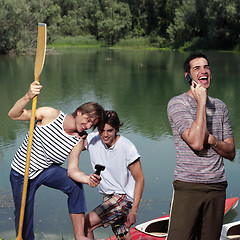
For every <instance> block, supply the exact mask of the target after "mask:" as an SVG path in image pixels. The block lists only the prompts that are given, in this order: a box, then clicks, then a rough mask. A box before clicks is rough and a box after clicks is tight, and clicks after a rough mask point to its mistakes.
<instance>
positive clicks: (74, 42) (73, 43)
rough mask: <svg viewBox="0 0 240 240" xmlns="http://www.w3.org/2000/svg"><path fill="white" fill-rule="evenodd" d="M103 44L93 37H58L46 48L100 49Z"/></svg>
mask: <svg viewBox="0 0 240 240" xmlns="http://www.w3.org/2000/svg"><path fill="white" fill-rule="evenodd" d="M102 46H104V43H103V42H100V41H97V40H96V39H95V38H94V37H93V36H90V35H89V36H76V37H71V36H68V37H59V38H58V39H56V40H55V41H54V42H53V43H52V44H48V47H54V48H67V47H102Z"/></svg>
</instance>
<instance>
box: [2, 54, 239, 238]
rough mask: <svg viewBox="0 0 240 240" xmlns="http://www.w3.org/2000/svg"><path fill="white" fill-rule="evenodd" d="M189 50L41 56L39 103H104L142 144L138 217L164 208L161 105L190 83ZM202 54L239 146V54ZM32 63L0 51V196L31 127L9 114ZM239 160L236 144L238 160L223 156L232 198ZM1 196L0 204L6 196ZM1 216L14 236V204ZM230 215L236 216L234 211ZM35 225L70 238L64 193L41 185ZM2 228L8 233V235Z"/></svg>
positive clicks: (166, 183)
mask: <svg viewBox="0 0 240 240" xmlns="http://www.w3.org/2000/svg"><path fill="white" fill-rule="evenodd" d="M187 55H188V53H175V52H161V51H143V50H126V51H125V50H106V49H67V50H62V51H61V54H58V55H49V56H46V61H45V66H44V69H43V73H42V75H41V78H40V81H41V84H42V85H43V89H42V92H41V95H40V96H39V97H38V107H40V106H46V105H47V106H52V107H55V108H58V109H61V110H63V111H64V112H66V113H71V112H72V111H74V110H75V108H76V107H77V106H79V105H80V104H82V103H83V102H87V101H98V102H99V103H101V104H102V105H103V106H104V108H106V109H114V110H116V111H117V112H118V114H119V116H120V119H121V121H122V122H124V126H123V128H122V130H121V132H122V134H123V135H125V136H126V137H127V138H129V139H130V140H132V141H133V142H134V143H135V145H136V146H137V148H138V149H139V152H140V154H141V158H142V165H143V170H144V175H145V180H146V187H145V190H144V195H143V202H142V203H141V206H140V209H139V214H138V223H140V222H143V221H146V220H149V219H152V218H156V217H159V216H160V215H162V214H164V213H166V212H168V209H169V200H170V198H171V193H172V189H171V182H172V180H173V171H174V167H175V148H174V143H173V138H172V132H171V128H170V125H169V123H168V119H167V113H166V107H167V103H168V101H169V99H170V98H172V97H173V96H175V95H177V94H180V93H182V92H185V91H187V89H188V84H187V82H186V81H185V80H184V75H183V70H182V65H183V61H184V59H185V58H186V56H187ZM207 55H208V57H209V60H210V64H211V69H212V74H213V80H212V84H211V89H210V91H209V94H210V95H211V96H214V97H218V98H220V99H222V100H223V101H224V102H225V103H226V104H227V106H228V108H229V112H230V119H231V122H232V126H233V131H234V135H235V140H236V145H237V148H239V131H238V125H239V124H240V116H239V114H240V113H239V110H238V108H239V106H238V102H239V100H240V99H239V98H240V96H239V94H238V92H239V89H240V86H239V85H240V81H239V71H240V70H239V66H240V59H239V55H238V54H232V53H213V52H210V53H207ZM33 69H34V56H25V57H0V72H1V75H0V83H1V88H0V99H1V101H0V105H1V115H0V120H1V125H0V189H1V190H0V196H1V197H2V196H4V195H7V196H11V190H10V185H9V171H10V163H11V160H12V157H13V155H14V153H15V151H16V149H17V147H18V146H19V144H20V143H21V141H22V139H23V138H24V135H25V133H26V131H27V130H28V127H29V124H28V123H22V122H16V121H12V120H10V119H9V118H8V117H7V113H8V111H9V109H10V108H11V107H12V105H13V104H14V103H15V101H16V100H17V99H18V98H20V97H21V96H22V95H23V94H24V93H25V92H26V91H27V89H28V86H29V84H30V82H32V81H33ZM29 108H30V107H29ZM239 163H240V161H239V150H238V149H237V156H236V159H235V161H234V162H230V161H225V165H226V172H227V176H228V181H229V187H228V191H227V194H228V196H229V197H230V196H240V189H239V187H238V185H239V184H240V180H239V170H240V164H239ZM80 164H81V169H82V170H83V171H85V172H87V173H91V171H92V170H91V166H90V164H89V159H88V154H87V153H84V154H83V155H82V156H81V159H80ZM65 166H66V164H65ZM85 191H86V198H87V202H88V209H89V210H91V209H92V208H93V207H95V206H96V205H97V204H98V203H99V202H100V201H101V197H100V196H99V194H98V193H97V190H95V189H94V190H93V189H89V188H88V187H87V186H86V187H85ZM0 201H1V205H2V202H3V198H0ZM7 201H8V200H7ZM9 202H10V200H9ZM0 216H1V217H0V229H1V230H0V237H2V236H12V238H14V235H12V234H13V233H14V231H13V228H14V224H13V212H12V209H8V208H6V207H3V208H1V209H0ZM2 216H3V217H2ZM235 219H240V218H239V216H236V217H235ZM35 225H36V227H35V228H36V229H37V228H38V229H39V231H38V234H39V238H38V239H41V238H42V239H44V235H48V234H49V235H48V239H57V238H55V237H53V236H52V235H51V237H50V234H55V235H56V234H57V235H58V237H59V236H61V234H65V235H64V236H67V237H66V239H71V238H69V236H71V234H72V226H71V222H70V219H69V217H68V213H67V207H66V198H65V196H63V194H61V193H58V192H57V191H54V190H50V191H49V189H48V188H46V187H41V188H40V189H39V190H38V192H37V195H36V206H35ZM3 231H5V232H6V231H7V233H6V234H7V235H6V234H5V233H3ZM66 234H68V235H66ZM104 234H105V235H104ZM109 234H111V231H109ZM108 236H109V235H107V236H106V232H101V233H100V232H99V236H98V237H99V238H104V237H105V238H106V237H108ZM5 238H6V239H8V238H7V237H5ZM45 239H46V238H45ZM58 239H59V238H58Z"/></svg>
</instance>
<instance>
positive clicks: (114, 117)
mask: <svg viewBox="0 0 240 240" xmlns="http://www.w3.org/2000/svg"><path fill="white" fill-rule="evenodd" d="M105 124H109V125H110V126H111V127H113V128H114V129H115V130H116V131H117V132H118V131H119V128H120V127H121V126H123V123H121V122H120V120H119V117H118V114H117V113H116V112H115V111H114V110H106V111H105V120H104V124H102V125H99V126H98V130H99V131H102V130H103V128H104V125H105Z"/></svg>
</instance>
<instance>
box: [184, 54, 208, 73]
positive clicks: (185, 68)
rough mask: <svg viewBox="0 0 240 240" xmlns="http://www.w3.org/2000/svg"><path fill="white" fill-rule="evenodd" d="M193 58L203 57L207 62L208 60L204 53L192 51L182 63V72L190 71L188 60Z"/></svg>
mask: <svg viewBox="0 0 240 240" xmlns="http://www.w3.org/2000/svg"><path fill="white" fill-rule="evenodd" d="M195 58H205V59H206V60H207V62H208V64H209V61H208V59H207V56H206V55H205V54H203V53H200V52H193V53H191V54H190V55H189V56H188V57H187V58H186V60H185V62H184V64H183V69H184V72H187V73H190V62H191V61H192V60H193V59H195Z"/></svg>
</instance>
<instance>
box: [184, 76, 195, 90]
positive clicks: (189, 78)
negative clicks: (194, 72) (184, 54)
mask: <svg viewBox="0 0 240 240" xmlns="http://www.w3.org/2000/svg"><path fill="white" fill-rule="evenodd" d="M185 78H186V80H187V81H188V83H189V84H190V86H191V85H192V82H194V85H195V86H194V87H196V86H197V83H196V81H194V80H193V79H192V76H191V75H190V74H189V73H185Z"/></svg>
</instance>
